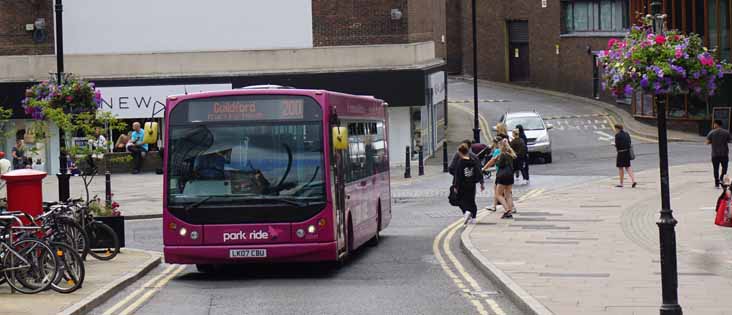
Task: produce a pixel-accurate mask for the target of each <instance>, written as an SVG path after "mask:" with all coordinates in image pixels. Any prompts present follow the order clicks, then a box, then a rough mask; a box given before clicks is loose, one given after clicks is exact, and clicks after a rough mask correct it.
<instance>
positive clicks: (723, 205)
mask: <svg viewBox="0 0 732 315" xmlns="http://www.w3.org/2000/svg"><path fill="white" fill-rule="evenodd" d="M714 224H716V225H718V226H724V227H732V209H730V199H729V198H726V197H725V198H722V199H721V200H720V201H719V202H717V215H716V216H715V217H714Z"/></svg>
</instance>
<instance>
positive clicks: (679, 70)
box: [671, 65, 686, 78]
mask: <svg viewBox="0 0 732 315" xmlns="http://www.w3.org/2000/svg"><path fill="white" fill-rule="evenodd" d="M671 70H673V71H674V72H676V73H678V74H680V75H681V76H682V77H684V78H685V77H686V70H685V69H684V67H681V66H677V65H671Z"/></svg>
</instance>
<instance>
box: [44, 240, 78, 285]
mask: <svg viewBox="0 0 732 315" xmlns="http://www.w3.org/2000/svg"><path fill="white" fill-rule="evenodd" d="M51 247H52V248H53V250H54V251H55V254H56V258H57V259H58V263H57V264H58V273H57V274H56V280H55V281H54V282H53V284H52V285H51V289H53V290H54V291H56V292H59V293H71V292H74V291H76V290H78V289H79V288H81V285H82V284H83V283H84V276H85V270H84V261H83V260H82V259H81V255H79V253H77V252H76V250H75V249H74V248H72V247H71V246H69V245H67V244H65V243H52V244H51Z"/></svg>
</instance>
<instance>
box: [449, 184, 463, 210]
mask: <svg viewBox="0 0 732 315" xmlns="http://www.w3.org/2000/svg"><path fill="white" fill-rule="evenodd" d="M447 200H448V201H449V202H450V205H451V206H453V207H457V206H459V205H460V201H459V199H458V191H457V186H455V185H452V186H450V194H449V195H448V196H447Z"/></svg>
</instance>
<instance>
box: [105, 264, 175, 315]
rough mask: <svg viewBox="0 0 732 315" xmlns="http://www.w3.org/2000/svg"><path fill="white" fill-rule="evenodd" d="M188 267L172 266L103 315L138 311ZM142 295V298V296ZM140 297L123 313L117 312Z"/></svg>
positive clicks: (127, 314)
mask: <svg viewBox="0 0 732 315" xmlns="http://www.w3.org/2000/svg"><path fill="white" fill-rule="evenodd" d="M185 267H186V266H184V265H170V266H168V267H167V268H165V270H163V272H161V273H160V274H159V275H157V276H155V277H153V278H152V279H150V280H149V281H148V282H146V283H145V284H144V285H142V286H141V287H140V288H138V289H137V290H135V291H133V292H132V293H130V295H128V296H127V297H125V298H124V299H122V300H121V301H119V302H117V304H115V305H113V306H112V307H111V308H109V309H108V310H107V311H106V312H104V313H103V315H111V314H119V315H129V314H132V313H133V312H134V311H136V310H137V309H138V308H140V306H141V305H142V304H143V303H145V302H147V300H149V299H150V298H151V297H152V296H153V295H154V294H155V293H157V292H158V291H160V289H161V288H162V287H164V286H165V285H166V284H167V283H168V282H170V280H172V279H173V278H175V276H177V275H178V274H180V273H181V272H182V271H183V269H185ZM143 292H144V294H143ZM140 294H142V296H140ZM138 296H140V298H139V299H137V300H136V301H134V302H133V303H132V304H130V305H128V306H127V307H126V308H125V309H123V310H122V311H121V312H119V313H117V310H119V309H120V308H122V307H123V306H125V305H127V303H129V302H130V301H132V300H133V299H135V298H137V297H138Z"/></svg>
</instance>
